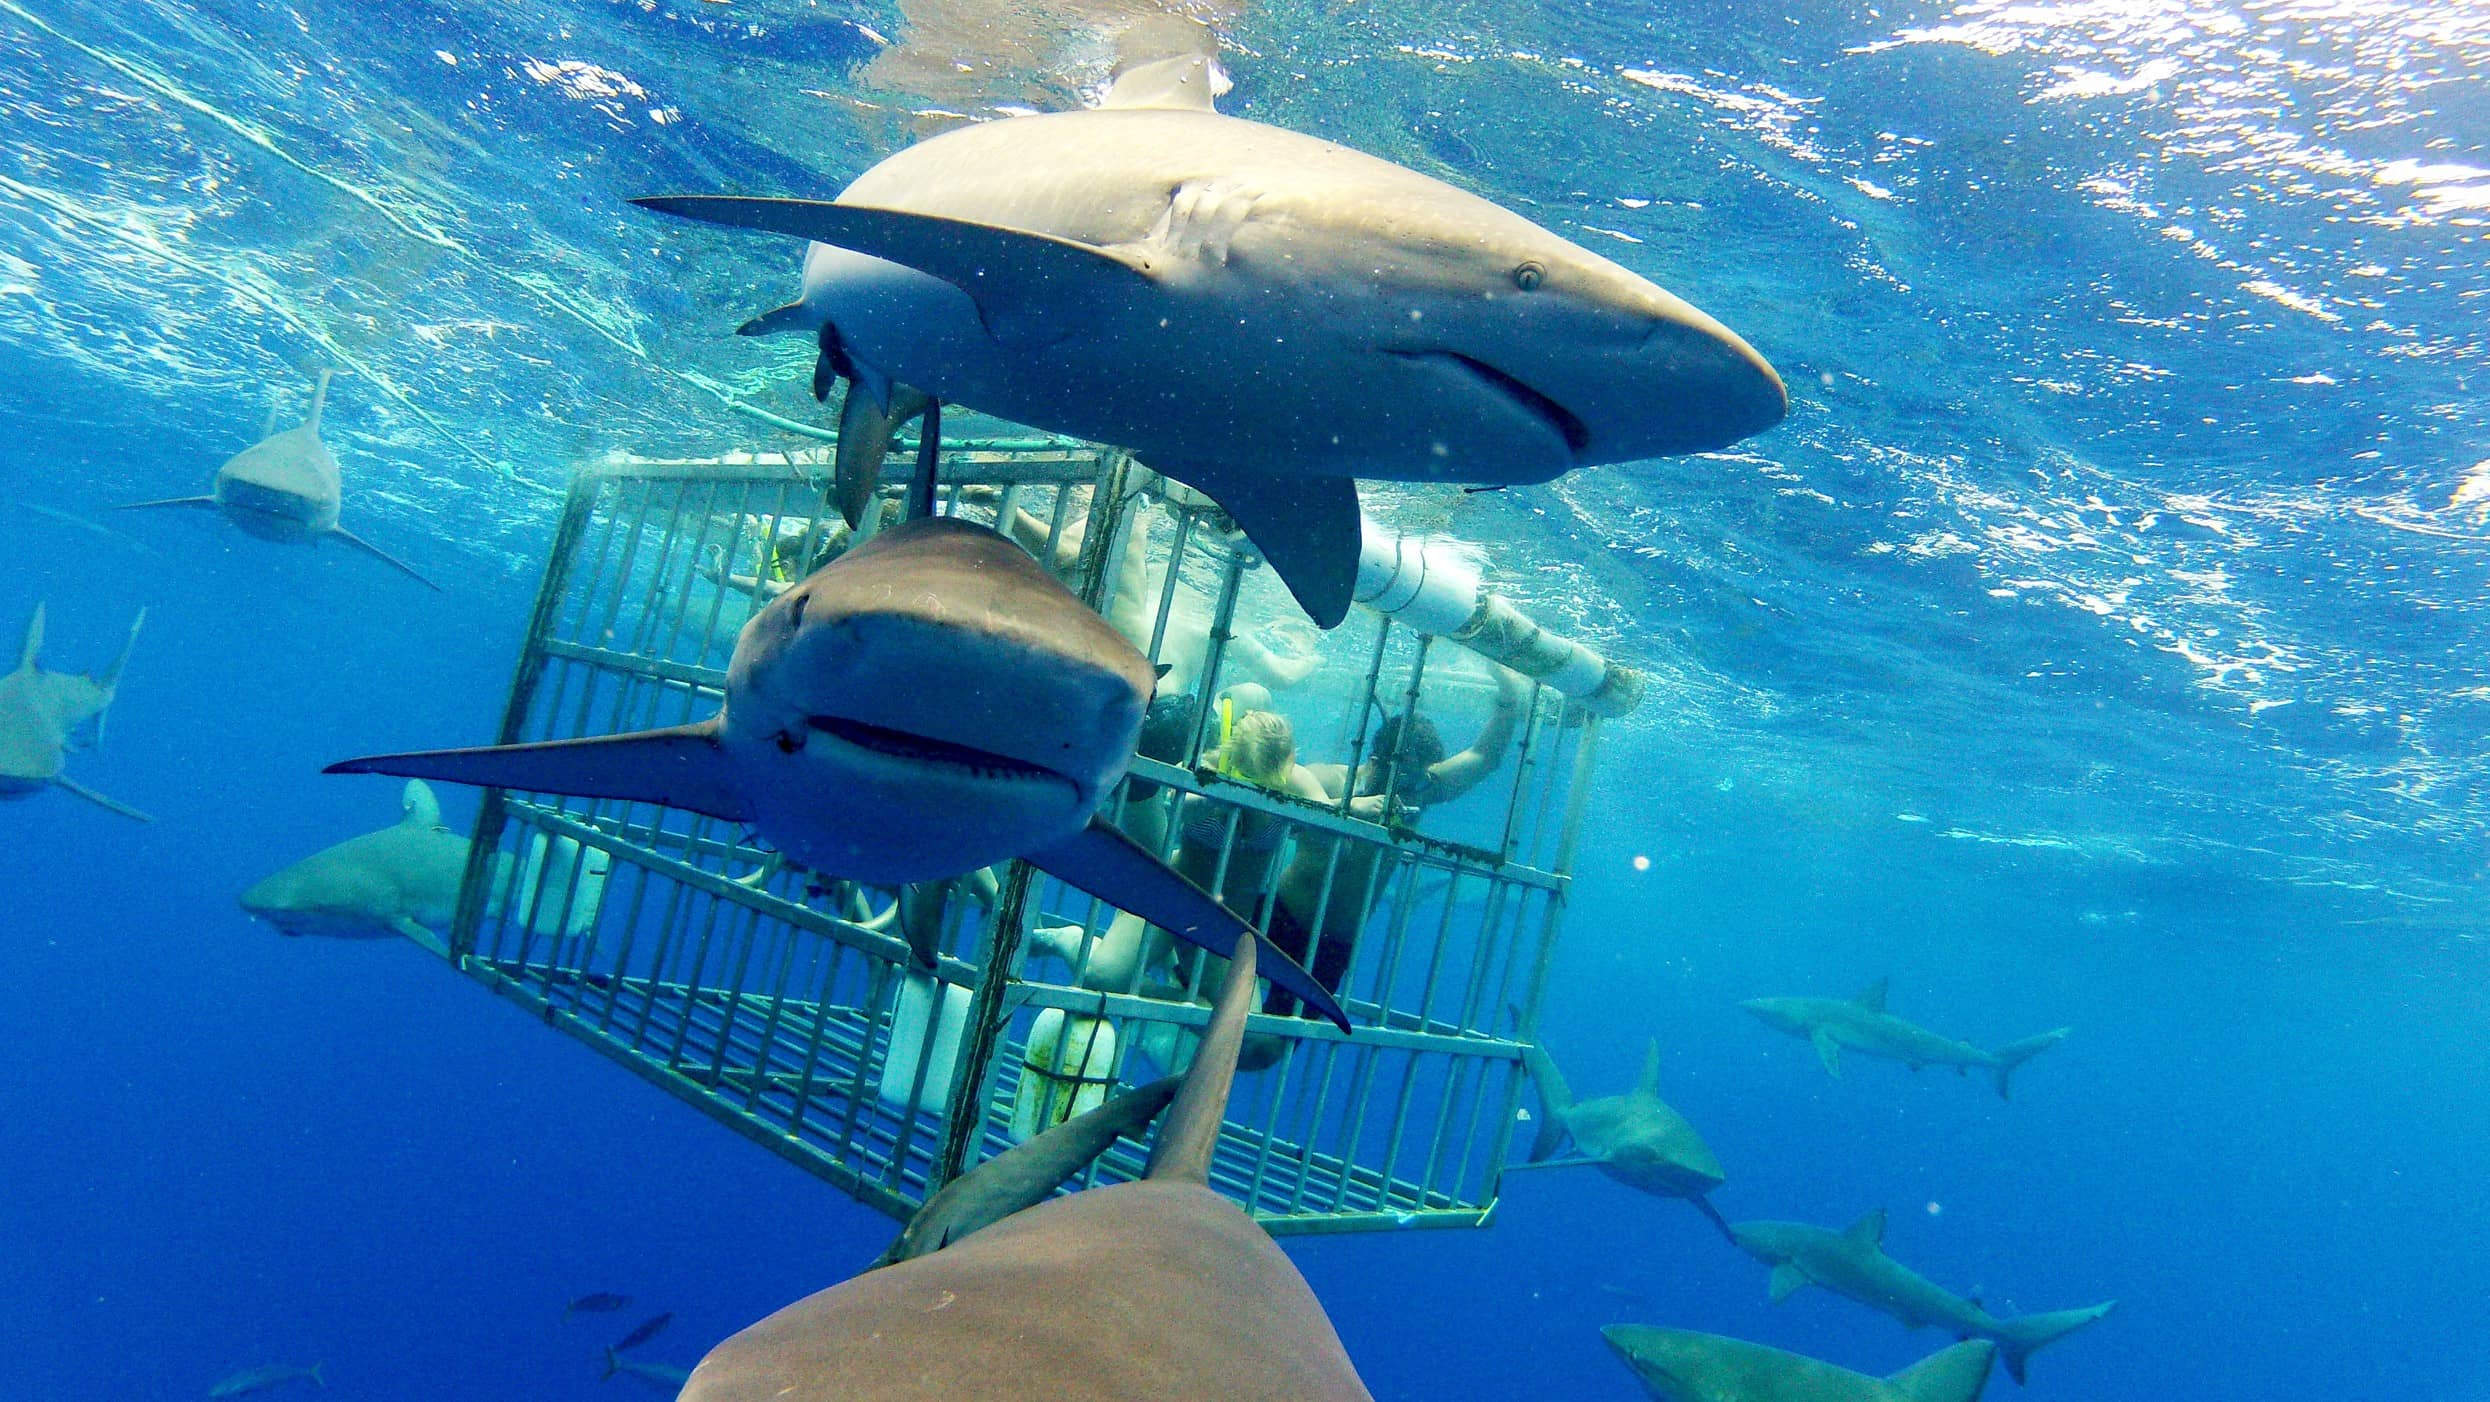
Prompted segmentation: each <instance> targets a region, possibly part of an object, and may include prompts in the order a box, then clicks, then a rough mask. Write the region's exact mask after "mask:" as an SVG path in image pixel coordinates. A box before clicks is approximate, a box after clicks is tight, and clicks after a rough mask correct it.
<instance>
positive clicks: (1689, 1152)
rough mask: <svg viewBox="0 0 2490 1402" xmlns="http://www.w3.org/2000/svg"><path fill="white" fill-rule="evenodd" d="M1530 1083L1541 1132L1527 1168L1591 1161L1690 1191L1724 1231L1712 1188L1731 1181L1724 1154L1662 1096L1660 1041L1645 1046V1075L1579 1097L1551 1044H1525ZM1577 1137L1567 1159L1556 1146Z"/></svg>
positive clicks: (1653, 1189) (1615, 1173)
mask: <svg viewBox="0 0 2490 1402" xmlns="http://www.w3.org/2000/svg"><path fill="white" fill-rule="evenodd" d="M1522 1064H1523V1066H1524V1067H1525V1068H1526V1069H1527V1070H1528V1071H1529V1072H1530V1080H1531V1084H1533V1085H1535V1086H1537V1087H1538V1088H1539V1111H1540V1114H1539V1133H1538V1136H1537V1137H1536V1139H1535V1140H1534V1141H1533V1142H1532V1144H1531V1146H1530V1162H1529V1163H1527V1164H1522V1165H1516V1166H1517V1167H1523V1168H1535V1167H1542V1166H1545V1167H1551V1168H1553V1167H1561V1166H1564V1165H1568V1164H1587V1165H1590V1166H1592V1167H1595V1168H1597V1169H1598V1170H1599V1171H1600V1172H1602V1173H1605V1174H1607V1175H1608V1176H1609V1177H1611V1178H1614V1179H1616V1180H1617V1181H1618V1182H1620V1183H1623V1184H1625V1185H1626V1186H1627V1187H1629V1188H1636V1189H1640V1190H1641V1191H1643V1192H1646V1193H1650V1194H1653V1195H1654V1196H1657V1197H1664V1198H1684V1199H1685V1200H1686V1201H1688V1202H1690V1203H1693V1204H1694V1205H1695V1208H1696V1209H1697V1210H1698V1211H1700V1212H1702V1213H1703V1215H1704V1216H1705V1217H1707V1218H1709V1219H1711V1222H1712V1225H1714V1226H1716V1227H1718V1228H1720V1230H1721V1232H1722V1234H1723V1235H1726V1234H1727V1233H1728V1231H1729V1224H1728V1223H1727V1222H1725V1221H1723V1220H1721V1215H1720V1210H1719V1209H1718V1208H1715V1207H1714V1206H1712V1200H1711V1199H1710V1198H1709V1197H1707V1196H1706V1194H1708V1193H1710V1192H1711V1191H1712V1190H1713V1189H1714V1188H1717V1187H1719V1186H1720V1185H1721V1184H1722V1183H1723V1182H1725V1181H1727V1179H1726V1177H1725V1175H1723V1174H1722V1172H1721V1161H1720V1160H1719V1159H1717V1158H1715V1157H1713V1154H1712V1150H1711V1146H1709V1145H1707V1144H1705V1143H1704V1142H1703V1136H1702V1135H1700V1134H1697V1133H1696V1132H1695V1127H1694V1126H1693V1125H1691V1124H1689V1123H1687V1121H1686V1117H1685V1116H1683V1115H1681V1114H1679V1113H1677V1111H1676V1110H1675V1109H1674V1108H1673V1107H1671V1106H1670V1105H1669V1103H1668V1102H1667V1101H1665V1100H1662V1099H1661V1098H1660V1044H1659V1043H1658V1042H1657V1041H1654V1042H1652V1043H1651V1044H1650V1046H1649V1047H1648V1048H1647V1049H1646V1050H1645V1051H1644V1053H1643V1075H1642V1079H1641V1080H1639V1081H1637V1082H1635V1085H1634V1089H1633V1090H1631V1091H1628V1092H1626V1093H1625V1094H1623V1095H1603V1096H1599V1097H1597V1098H1595V1099H1591V1100H1581V1101H1577V1100H1575V1099H1574V1098H1573V1092H1572V1091H1571V1090H1569V1089H1568V1088H1567V1087H1566V1085H1565V1077H1564V1074H1563V1073H1562V1072H1560V1071H1558V1070H1557V1068H1556V1061H1555V1059H1554V1058H1552V1057H1550V1056H1549V1055H1548V1054H1547V1052H1546V1050H1545V1049H1543V1048H1541V1047H1539V1046H1537V1045H1536V1044H1533V1045H1531V1046H1529V1047H1526V1048H1525V1049H1524V1050H1523V1052H1522ZM1568 1139H1570V1140H1572V1141H1573V1145H1574V1147H1575V1148H1576V1149H1578V1150H1580V1151H1581V1153H1580V1156H1578V1157H1573V1158H1564V1159H1560V1158H1557V1157H1555V1155H1556V1151H1557V1150H1558V1149H1559V1148H1560V1147H1562V1146H1563V1144H1564V1142H1565V1141H1566V1140H1568Z"/></svg>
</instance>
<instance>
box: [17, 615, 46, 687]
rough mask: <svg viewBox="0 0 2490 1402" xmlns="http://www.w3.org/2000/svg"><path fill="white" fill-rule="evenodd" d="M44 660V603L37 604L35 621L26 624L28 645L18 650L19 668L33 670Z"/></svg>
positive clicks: (26, 670)
mask: <svg viewBox="0 0 2490 1402" xmlns="http://www.w3.org/2000/svg"><path fill="white" fill-rule="evenodd" d="M42 660H43V605H42V604H40V603H38V604H36V605H35V617H34V621H33V622H31V623H29V624H27V625H26V646H25V647H23V648H22V649H20V650H19V651H18V654H17V670H19V671H21V672H31V671H33V670H34V669H35V664H36V663H39V662H41V661H42Z"/></svg>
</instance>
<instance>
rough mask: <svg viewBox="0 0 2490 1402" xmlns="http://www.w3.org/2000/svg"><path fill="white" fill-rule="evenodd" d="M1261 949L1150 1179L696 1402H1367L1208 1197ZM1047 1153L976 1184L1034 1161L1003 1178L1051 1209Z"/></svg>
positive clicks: (1261, 1255) (825, 1307) (1094, 1191)
mask: <svg viewBox="0 0 2490 1402" xmlns="http://www.w3.org/2000/svg"><path fill="white" fill-rule="evenodd" d="M1256 944H1257V941H1256V940H1255V939H1254V938H1253V937H1252V936H1250V935H1248V936H1245V937H1242V938H1240V939H1238V941H1237V943H1236V947H1235V952H1234V956H1233V957H1234V962H1233V963H1231V964H1230V965H1229V968H1228V976H1227V978H1226V980H1225V982H1224V983H1223V984H1222V986H1221V988H1220V991H1219V996H1218V999H1217V1001H1216V1004H1215V1011H1214V1012H1213V1013H1212V1016H1211V1021H1210V1026H1209V1028H1208V1030H1207V1032H1206V1033H1205V1036H1204V1041H1203V1045H1202V1048H1201V1051H1200V1053H1199V1054H1198V1055H1197V1056H1196V1057H1195V1058H1194V1061H1193V1065H1192V1067H1191V1069H1190V1070H1188V1071H1187V1072H1186V1073H1185V1078H1184V1084H1183V1086H1182V1088H1181V1089H1179V1090H1178V1091H1177V1092H1176V1097H1175V1101H1174V1103H1173V1104H1172V1105H1171V1106H1169V1108H1168V1110H1167V1112H1166V1115H1165V1118H1164V1119H1163V1120H1162V1122H1161V1124H1160V1126H1159V1133H1158V1141H1157V1145H1156V1148H1155V1149H1154V1151H1153V1152H1152V1154H1151V1158H1150V1166H1149V1170H1148V1173H1147V1176H1146V1177H1144V1178H1142V1179H1141V1180H1139V1181H1136V1182H1131V1183H1119V1184H1115V1185H1113V1186H1110V1187H1103V1188H1091V1189H1088V1190H1086V1191H1083V1192H1077V1193H1071V1194H1068V1195H1064V1196H1060V1197H1045V1200H1043V1201H1032V1202H1030V1203H1029V1204H1028V1205H1027V1206H1024V1207H1021V1208H1020V1209H1019V1210H1017V1211H1013V1212H1010V1213H1009V1214H1008V1215H1005V1216H1003V1217H1002V1218H1000V1219H999V1220H997V1221H995V1222H994V1223H993V1224H992V1225H990V1226H986V1227H984V1228H982V1229H981V1230H977V1231H975V1232H973V1233H971V1234H969V1235H967V1236H965V1237H956V1236H955V1237H953V1238H952V1239H951V1240H950V1243H949V1244H948V1245H946V1246H942V1247H941V1248H940V1249H939V1250H936V1251H933V1252H931V1253H930V1254H926V1255H921V1256H917V1257H915V1258H913V1259H910V1260H906V1261H901V1262H899V1263H897V1264H895V1265H889V1266H884V1267H882V1268H881V1269H878V1270H869V1271H866V1272H865V1273H864V1274H862V1275H859V1276H857V1277H855V1278H853V1279H851V1280H848V1281H846V1282H844V1283H842V1284H839V1285H834V1286H832V1287H830V1288H829V1289H827V1290H824V1291H821V1292H819V1293H818V1294H815V1295H812V1296H809V1297H807V1298H805V1299H803V1300H799V1301H797V1302H796V1303H794V1304H792V1305H789V1306H787V1307H786V1308H785V1309H782V1310H780V1311H778V1312H777V1313H775V1314H773V1315H770V1316H769V1317H768V1318H766V1319H763V1320H761V1321H760V1322H759V1323H757V1324H754V1325H752V1326H751V1327H749V1328H747V1329H745V1330H743V1331H742V1332H740V1333H738V1334H736V1335H734V1336H733V1337H731V1338H729V1339H727V1340H726V1342H724V1343H722V1344H720V1345H718V1346H717V1348H716V1349H714V1350H712V1351H711V1352H710V1354H709V1356H708V1357H706V1358H704V1359H702V1360H701V1361H700V1365H699V1366H698V1367H696V1368H694V1369H693V1370H692V1380H691V1383H690V1385H689V1386H687V1387H685V1388H684V1390H683V1399H684V1402H852V1399H862V1398H873V1399H900V1398H923V1399H928V1402H931V1400H932V1399H949V1398H957V1397H1066V1398H1070V1397H1079V1398H1086V1399H1093V1402H1126V1400H1128V1399H1129V1402H1158V1399H1163V1398H1171V1397H1184V1398H1209V1397H1216V1398H1220V1399H1222V1402H1361V1400H1367V1399H1371V1394H1370V1393H1368V1391H1367V1390H1366V1386H1365V1384H1364V1383H1363V1382H1362V1381H1360V1380H1359V1378H1358V1375H1357V1369H1356V1367H1355V1365H1353V1364H1352V1363H1351V1362H1350V1361H1349V1357H1348V1353H1347V1351H1346V1350H1345V1349H1343V1348H1342V1347H1341V1344H1340V1336H1339V1334H1338V1333H1337V1332H1336V1331H1335V1330H1334V1329H1333V1328H1332V1325H1331V1321H1330V1318H1329V1317H1328V1316H1327V1315H1325V1314H1324V1312H1323V1307H1322V1303H1321V1301H1319V1300H1317V1299H1316V1298H1315V1296H1314V1292H1313V1290H1312V1289H1311V1288H1309V1287H1308V1286H1307V1285H1306V1282H1305V1277H1304V1276H1302V1275H1300V1274H1298V1272H1297V1268H1296V1267H1295V1266H1294V1265H1292V1264H1290V1262H1289V1260H1288V1257H1287V1256H1286V1255H1284V1254H1282V1252H1281V1251H1280V1249H1279V1247H1278V1246H1277V1245H1276V1244H1275V1243H1274V1242H1273V1241H1272V1240H1271V1238H1270V1236H1269V1234H1268V1233H1266V1232H1264V1231H1263V1229H1262V1228H1261V1227H1260V1226H1259V1225H1257V1224H1256V1223H1255V1222H1254V1220H1253V1219H1252V1218H1251V1217H1248V1216H1247V1215H1245V1213H1244V1212H1243V1211H1242V1210H1240V1209H1239V1208H1238V1207H1237V1206H1236V1205H1235V1204H1234V1203H1232V1202H1229V1201H1228V1200H1227V1199H1226V1198H1224V1197H1221V1196H1220V1195H1219V1194H1217V1193H1216V1192H1213V1191H1212V1190H1211V1188H1210V1184H1209V1173H1210V1163H1211V1155H1212V1151H1213V1149H1214V1148H1215V1147H1216V1145H1217V1142H1218V1137H1219V1132H1220V1127H1221V1122H1222V1120H1223V1119H1224V1117H1225V1115H1226V1108H1227V1100H1228V1091H1229V1088H1230V1086H1231V1085H1232V1084H1233V1082H1234V1080H1235V1076H1236V1059H1237V1053H1238V1050H1239V1048H1240V1047H1241V1045H1242V1044H1243V1040H1244V1032H1245V1018H1246V1014H1247V1013H1248V1012H1250V1011H1251V1010H1252V1009H1253V1007H1254V1006H1255V1004H1256V1001H1257V999H1256V994H1255V983H1254V963H1255V948H1256ZM1101 1108H1102V1110H1103V1109H1105V1108H1107V1107H1101ZM1092 1113H1099V1112H1092ZM1076 1123H1077V1121H1076ZM1052 1133H1053V1132H1052V1131H1050V1132H1049V1134H1050V1135H1051V1134H1052ZM1048 1142H1049V1135H1040V1136H1038V1137H1037V1138H1035V1139H1032V1140H1030V1141H1029V1142H1028V1143H1027V1144H1025V1145H1022V1146H1021V1147H1020V1148H1018V1149H1015V1150H1012V1151H1011V1152H1009V1153H1006V1154H1004V1155H1003V1156H1001V1157H1000V1158H997V1159H995V1160H992V1161H990V1162H988V1163H986V1164H984V1165H981V1166H980V1167H978V1168H977V1169H976V1170H974V1171H973V1172H971V1173H970V1174H969V1175H967V1177H966V1178H964V1179H963V1180H961V1181H963V1182H966V1181H968V1180H969V1179H973V1178H975V1177H976V1176H977V1175H978V1174H983V1173H986V1172H988V1171H989V1170H995V1169H998V1167H1000V1166H1003V1165H1006V1164H1007V1163H1008V1162H1009V1161H1010V1160H1011V1159H1012V1158H1013V1155H1015V1154H1030V1153H1032V1151H1037V1152H1036V1153H1035V1155H1034V1156H1035V1157H1037V1158H1039V1159H1044V1160H1047V1165H1046V1167H1045V1169H1044V1170H1042V1171H1038V1172H1028V1171H1025V1170H1022V1169H1018V1168H1013V1169H1008V1170H1005V1172H1006V1174H1007V1175H1008V1176H1016V1177H1019V1178H1021V1179H1023V1180H1024V1181H1025V1182H1026V1183H1027V1184H1028V1192H1029V1193H1031V1194H1035V1195H1037V1196H1044V1195H1045V1194H1047V1193H1051V1192H1052V1189H1053V1184H1054V1183H1055V1182H1059V1181H1061V1180H1060V1177H1056V1176H1053V1170H1054V1169H1055V1168H1056V1167H1058V1166H1060V1162H1061V1160H1062V1158H1063V1157H1064V1153H1065V1151H1064V1150H1061V1149H1056V1148H1052V1147H1049V1148H1045V1149H1041V1146H1045V1145H1048ZM1075 1152H1077V1150H1076V1151H1075ZM1076 1167H1077V1165H1076ZM1040 1184H1043V1185H1044V1186H1043V1187H1041V1186H1039V1185H1040Z"/></svg>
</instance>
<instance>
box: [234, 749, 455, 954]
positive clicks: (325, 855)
mask: <svg viewBox="0 0 2490 1402" xmlns="http://www.w3.org/2000/svg"><path fill="white" fill-rule="evenodd" d="M400 810H401V815H402V816H401V817H400V818H399V820H398V821H397V822H396V823H394V824H392V825H391V826H389V827H385V828H382V829H381V830H379V831H378V832H367V833H365V834H363V835H362V836H361V837H350V838H348V839H346V840H345V841H344V842H340V843H338V844H337V845H336V846H334V847H330V848H327V849H326V850H324V851H319V852H315V853H313V854H312V855H310V856H308V857H305V858H303V859H302V860H301V861H299V862H296V863H294V864H293V865H292V866H289V867H287V868H285V869H284V870H283V871H280V872H278V873H277V874H276V875H274V876H271V877H269V878H268V879H266V880H264V881H262V882H260V883H258V884H257V885H255V886H253V887H251V889H249V890H247V891H245V892H243V893H242V908H243V909H244V910H247V911H249V912H250V913H251V914H253V915H256V916H258V917H259V918H260V919H262V920H265V921H267V922H268V923H269V924H271V925H274V926H276V927H277V930H278V932H279V933H281V934H287V935H331V936H340V937H345V938H365V939H381V938H387V937H392V936H397V935H405V936H407V937H408V938H411V939H414V940H417V941H419V942H427V935H428V933H429V931H430V930H434V929H439V928H440V927H441V926H443V925H446V924H448V923H449V919H450V916H451V915H452V914H453V913H454V912H455V911H456V910H457V907H458V886H459V880H460V878H461V877H463V876H464V875H465V874H466V871H467V839H466V838H464V837H461V836H459V835H458V834H457V833H454V832H452V831H450V830H449V829H448V828H446V827H443V826H442V825H441V802H440V800H439V799H437V798H434V797H433V794H432V789H431V787H430V786H429V785H427V784H425V783H424V781H423V780H421V779H409V780H407V781H406V788H405V790H404V792H403V794H402V795H401V799H400Z"/></svg>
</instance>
